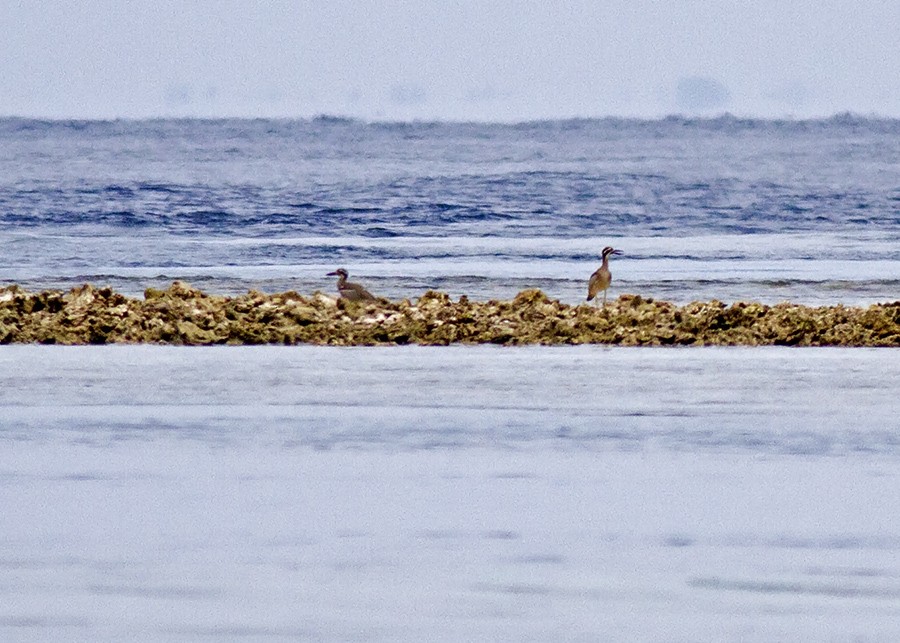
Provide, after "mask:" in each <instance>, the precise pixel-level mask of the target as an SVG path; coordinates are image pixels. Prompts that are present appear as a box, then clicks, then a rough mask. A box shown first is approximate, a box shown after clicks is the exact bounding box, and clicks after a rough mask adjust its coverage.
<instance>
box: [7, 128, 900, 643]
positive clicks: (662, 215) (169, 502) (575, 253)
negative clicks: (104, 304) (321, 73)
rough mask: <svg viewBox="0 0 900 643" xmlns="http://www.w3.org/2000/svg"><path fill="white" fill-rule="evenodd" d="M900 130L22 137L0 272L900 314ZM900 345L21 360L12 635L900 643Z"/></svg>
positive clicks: (46, 352)
mask: <svg viewBox="0 0 900 643" xmlns="http://www.w3.org/2000/svg"><path fill="white" fill-rule="evenodd" d="M898 167H900V122H897V121H881V120H871V119H862V118H856V117H852V116H841V117H835V118H833V119H827V120H822V121H804V122H788V121H785V122H776V121H743V120H739V119H734V118H730V117H724V118H721V119H714V120H697V121H695V120H685V119H678V118H671V119H666V120H663V121H654V122H643V121H617V120H599V121H567V122H546V123H527V124H521V125H503V126H500V125H481V124H434V123H406V124H383V123H381V124H379V123H362V122H357V121H347V120H342V119H333V118H320V119H314V120H310V121H138V122H128V121H123V122H39V121H28V120H20V119H5V120H0V281H2V282H4V283H9V282H15V283H20V284H22V285H23V286H25V287H27V288H29V289H32V290H38V289H44V288H69V287H71V286H74V285H77V284H80V283H82V282H91V283H94V284H109V285H112V286H114V287H115V288H117V289H119V290H120V291H122V292H125V293H127V294H130V295H136V296H139V295H140V294H141V293H142V292H143V290H144V289H145V288H146V287H148V286H155V287H160V286H166V285H167V284H168V283H169V282H170V281H171V280H173V279H182V280H185V281H188V282H190V283H192V284H194V285H196V286H199V287H202V288H204V289H205V290H207V291H210V292H215V293H222V294H231V293H241V292H244V291H246V290H248V289H251V288H255V289H260V290H263V291H266V292H279V291H284V290H288V289H293V290H297V291H299V292H306V293H310V292H313V291H315V290H322V291H326V292H333V291H334V282H333V281H332V279H331V278H328V277H326V276H325V273H326V272H329V271H330V270H333V269H334V268H336V267H338V266H343V267H346V268H347V269H348V270H350V272H351V276H352V277H354V278H357V279H359V280H360V281H363V282H364V283H365V284H366V285H367V286H369V287H370V289H371V290H373V291H375V292H376V293H377V294H381V295H384V296H388V297H391V298H402V297H409V298H414V297H416V296H418V295H419V294H421V293H422V292H424V291H425V290H427V289H429V288H437V289H440V290H444V291H447V292H449V293H451V294H452V295H453V296H459V295H462V294H466V295H468V296H470V297H473V298H480V299H488V298H507V297H512V296H513V295H515V294H516V293H517V292H518V291H519V290H521V289H523V288H527V287H540V288H542V289H543V290H544V291H545V292H547V294H548V295H550V296H551V297H555V298H559V299H561V300H563V301H566V302H570V303H577V302H579V301H581V300H582V298H583V295H584V289H585V283H586V280H587V277H588V276H589V275H590V273H591V272H592V271H593V270H594V269H595V268H596V267H597V264H598V261H599V260H598V256H599V251H600V250H601V249H602V247H603V246H605V245H614V246H616V247H619V248H621V249H622V250H623V251H624V252H625V254H624V255H622V256H620V257H616V258H615V260H614V261H613V264H612V270H613V275H614V277H613V279H614V281H613V286H612V289H611V296H612V297H616V296H617V295H618V294H621V293H624V292H633V293H639V294H641V295H644V296H648V297H656V298H662V299H667V300H671V301H675V302H678V303H684V302H689V301H691V300H708V299H713V298H715V299H719V300H722V301H726V302H731V301H736V300H757V301H764V302H770V303H771V302H777V301H781V300H790V301H795V302H801V303H810V304H836V303H844V304H869V303H873V302H878V301H895V300H897V299H900V270H898V266H900V243H898V241H900V239H898V237H900V225H898V223H900V174H898V172H897V168H898ZM897 356H898V352H897V350H895V349H822V348H820V349H789V348H691V349H646V348H644V349H638V348H609V347H601V346H579V347H552V348H551V347H518V348H499V347H487V346H453V347H443V348H426V347H414V346H413V347H391V348H353V349H339V348H329V347H311V346H297V347H283V346H281V347H275V346H272V347H204V348H177V347H166V346H106V347H58V346H0V507H2V508H3V520H2V522H0V640H3V641H46V640H65V641H91V642H95V641H122V640H129V641H197V640H223V641H224V640H227V641H235V640H236V641H297V640H300V641H423V640H428V641H464V640H494V641H547V640H566V641H596V640H616V641H618V640H628V641H698V640H716V641H719V640H722V641H773V640H817V641H819V640H820V641H846V640H864V641H895V640H898V639H900V555H898V553H900V527H898V525H900V500H898V498H900V494H898V490H900V478H898V476H900V474H898V471H900V469H898V463H900V401H898V400H900V395H898V392H900V359H898V358H897Z"/></svg>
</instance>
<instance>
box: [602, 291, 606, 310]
mask: <svg viewBox="0 0 900 643" xmlns="http://www.w3.org/2000/svg"><path fill="white" fill-rule="evenodd" d="M603 307H604V308H606V291H605V290H604V291H603Z"/></svg>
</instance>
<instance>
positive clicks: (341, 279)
mask: <svg viewBox="0 0 900 643" xmlns="http://www.w3.org/2000/svg"><path fill="white" fill-rule="evenodd" d="M348 274H349V273H348V272H347V271H346V270H344V269H343V268H338V269H337V270H335V271H334V272H329V273H328V276H329V277H332V276H336V277H337V278H338V282H337V289H338V292H339V293H340V295H341V297H343V298H344V299H347V300H349V301H376V299H375V295H373V294H372V293H370V292H369V291H368V290H366V289H365V288H363V287H362V286H360V285H359V284H354V283H351V282H349V281H347V276H348Z"/></svg>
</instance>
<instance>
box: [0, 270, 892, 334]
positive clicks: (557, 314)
mask: <svg viewBox="0 0 900 643" xmlns="http://www.w3.org/2000/svg"><path fill="white" fill-rule="evenodd" d="M0 343H2V344H10V343H19V344H22V343H26V344H63V345H77V344H113V343H115V344H119V343H124V344H172V345H189V346H202V345H215V344H231V345H241V344H246V345H252V344H285V345H294V344H318V345H334V346H374V345H404V344H420V345H449V344H499V345H534V344H545V345H560V344H605V345H622V346H856V347H863V346H872V347H874V346H881V347H900V301H896V302H893V303H883V304H872V305H870V306H868V307H865V308H856V307H845V306H843V305H836V306H820V307H810V306H801V305H795V304H790V303H782V304H777V305H774V306H770V305H764V304H760V303H745V302H738V303H734V304H731V305H727V304H724V303H722V302H719V301H710V302H694V303H691V304H687V305H685V306H676V305H674V304H671V303H668V302H663V301H654V300H652V299H646V298H642V297H640V296H638V295H622V296H620V297H619V298H618V299H617V300H615V301H610V302H609V303H608V304H607V306H606V307H605V308H601V307H596V306H593V305H588V304H581V305H578V306H571V305H568V304H564V303H561V302H559V301H558V300H552V299H550V298H548V297H547V296H546V295H545V294H544V293H542V292H541V291H540V290H525V291H522V292H521V293H519V294H518V295H517V296H516V297H515V298H514V299H512V300H508V301H497V300H491V301H486V302H483V301H470V300H469V299H468V298H467V297H465V296H463V297H461V298H460V299H459V300H458V301H453V300H452V299H451V298H450V297H449V295H447V294H445V293H440V292H434V291H428V292H426V293H424V294H423V295H422V296H421V297H419V298H418V299H417V300H415V301H410V300H402V301H399V302H398V301H388V300H386V299H382V300H379V301H378V302H376V303H368V304H362V303H355V302H348V301H345V300H341V299H336V298H334V297H332V296H330V295H325V294H322V293H318V292H317V293H314V294H312V295H300V294H298V293H296V292H285V293H279V294H272V295H269V294H264V293H260V292H253V291H251V292H249V293H247V294H245V295H240V296H236V297H227V296H221V295H212V294H208V293H205V292H202V291H200V290H198V289H195V288H192V287H191V286H189V285H187V284H185V283H183V282H174V283H173V284H172V285H171V286H170V287H169V288H168V289H166V290H157V289H153V288H150V289H147V291H146V292H145V295H144V298H143V299H138V298H129V297H126V296H124V295H122V294H119V293H117V292H115V291H114V290H113V289H112V288H109V287H101V288H97V287H94V286H91V285H88V284H85V285H83V286H80V287H77V288H73V289H72V290H70V291H68V292H62V291H43V292H38V293H32V292H28V291H26V290H24V289H22V288H20V287H19V286H17V285H12V286H6V287H3V288H0Z"/></svg>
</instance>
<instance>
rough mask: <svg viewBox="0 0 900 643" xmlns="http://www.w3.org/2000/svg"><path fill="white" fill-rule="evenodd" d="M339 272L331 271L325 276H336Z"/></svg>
mask: <svg viewBox="0 0 900 643" xmlns="http://www.w3.org/2000/svg"><path fill="white" fill-rule="evenodd" d="M337 274H338V273H337V272H329V273H328V274H327V275H325V276H326V277H336V276H337Z"/></svg>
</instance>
